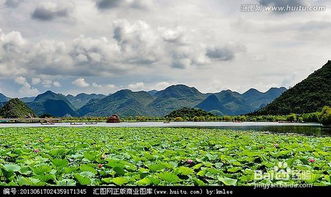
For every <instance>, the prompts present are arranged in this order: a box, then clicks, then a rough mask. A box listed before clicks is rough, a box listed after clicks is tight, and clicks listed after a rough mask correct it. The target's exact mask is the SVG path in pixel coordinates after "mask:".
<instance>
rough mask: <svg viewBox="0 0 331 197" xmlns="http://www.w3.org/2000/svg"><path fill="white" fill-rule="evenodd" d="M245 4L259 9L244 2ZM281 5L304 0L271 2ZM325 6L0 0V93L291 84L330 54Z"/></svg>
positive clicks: (240, 0) (193, 0)
mask: <svg viewBox="0 0 331 197" xmlns="http://www.w3.org/2000/svg"><path fill="white" fill-rule="evenodd" d="M247 4H250V5H253V6H255V7H257V8H259V9H258V10H254V9H253V10H251V11H247V9H246V8H247V6H246V5H247ZM287 5H288V6H292V7H294V8H297V7H299V6H301V7H303V8H307V9H306V10H299V11H298V10H293V9H292V10H285V11H275V10H274V11H272V10H270V9H268V8H270V7H271V8H272V7H282V6H287ZM245 6H246V7H245ZM314 6H315V7H314ZM330 6H331V2H330V1H327V0H231V1H229V0H180V1H178V0H66V1H63V0H0V93H2V94H5V95H6V96H9V97H27V96H36V95H37V94H40V93H42V92H45V91H46V90H52V91H54V92H58V93H62V94H73V95H75V94H78V93H81V92H85V93H102V94H111V93H114V92H116V91H118V90H120V89H131V90H133V91H140V90H154V89H155V90H162V89H164V88H166V87H168V86H170V85H173V84H186V85H188V86H191V87H196V88H197V89H198V90H200V91H201V92H204V93H206V92H210V93H212V92H219V91H221V90H225V89H231V90H234V91H238V92H244V91H246V90H248V89H250V88H256V89H258V90H260V91H266V90H268V89H269V88H271V87H291V86H294V85H295V84H296V83H298V82H300V81H301V80H303V79H305V78H306V77H307V76H308V75H309V74H310V73H312V72H313V71H314V70H317V69H319V68H320V67H322V66H323V65H324V64H325V63H326V62H327V61H328V60H329V59H331V53H330V44H331V36H330V35H331V12H330V10H331V7H330ZM244 8H245V9H246V10H245V9H244ZM308 8H317V9H320V10H316V9H315V10H312V9H311V10H308Z"/></svg>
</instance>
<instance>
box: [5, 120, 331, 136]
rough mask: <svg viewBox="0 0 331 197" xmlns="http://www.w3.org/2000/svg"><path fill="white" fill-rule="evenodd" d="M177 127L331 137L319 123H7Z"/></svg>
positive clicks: (35, 125)
mask: <svg viewBox="0 0 331 197" xmlns="http://www.w3.org/2000/svg"><path fill="white" fill-rule="evenodd" d="M91 126H93V127H173V128H175V127H177V128H215V129H231V130H252V131H262V132H272V133H297V134H302V135H313V136H331V128H323V127H321V125H320V124H318V123H278V122H240V123H236V122H170V123H163V122H121V123H111V124H109V123H98V124H96V125H88V124H83V125H71V124H70V123H56V124H54V125H41V124H39V123H13V124H12V123H6V124H0V128H6V127H91Z"/></svg>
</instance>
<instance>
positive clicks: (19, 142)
mask: <svg viewBox="0 0 331 197" xmlns="http://www.w3.org/2000/svg"><path fill="white" fill-rule="evenodd" d="M0 135H1V138H0V144H1V149H0V176H1V177H2V178H1V180H0V185H2V186H14V185H34V186H43V185H59V186H60V185H199V186H202V185H254V184H258V183H275V184H277V183H283V184H293V183H310V184H314V185H329V186H330V184H331V182H330V173H331V171H330V161H331V152H330V147H331V139H330V137H323V138H319V137H307V136H300V135H293V134H288V135H276V134H264V133H258V132H248V131H247V132H246V131H230V130H217V129H182V128H177V129H174V128H98V127H94V128H92V127H90V128H43V129H40V128H6V129H4V128H3V129H0ZM279 162H285V163H286V164H287V166H288V167H289V168H290V169H291V170H299V171H306V172H309V173H311V175H312V176H311V177H310V178H309V179H308V180H296V179H290V180H285V181H283V180H281V181H280V180H270V181H269V180H254V172H255V170H262V171H263V172H271V171H273V170H274V167H275V166H277V165H278V163H279Z"/></svg>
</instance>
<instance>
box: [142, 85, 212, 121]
mask: <svg viewBox="0 0 331 197" xmlns="http://www.w3.org/2000/svg"><path fill="white" fill-rule="evenodd" d="M154 96H155V97H156V98H155V100H153V102H151V103H150V104H149V105H148V107H150V108H152V109H154V111H156V112H157V114H158V115H159V116H165V115H167V114H168V113H170V112H172V111H174V110H176V109H180V108H183V107H194V106H195V105H197V104H198V103H200V102H201V101H203V100H204V99H205V98H206V97H207V95H205V94H202V93H201V92H199V91H198V90H197V89H196V88H194V87H188V86H185V85H173V86H170V87H168V88H166V89H165V90H161V91H159V92H157V93H156V94H155V95H154Z"/></svg>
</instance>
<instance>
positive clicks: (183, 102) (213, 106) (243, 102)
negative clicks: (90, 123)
mask: <svg viewBox="0 0 331 197" xmlns="http://www.w3.org/2000/svg"><path fill="white" fill-rule="evenodd" d="M284 91H286V88H283V87H282V88H271V89H270V90H268V91H267V92H260V91H258V90H256V89H250V90H248V91H247V92H245V93H243V94H240V93H238V92H235V91H231V90H224V91H221V92H218V93H201V92H200V91H198V90H197V89H196V88H194V87H188V86H186V85H181V84H180V85H172V86H169V87H167V88H166V89H164V90H160V91H156V90H152V91H148V92H147V91H138V92H134V91H131V90H128V89H124V90H120V91H117V92H115V93H113V94H110V95H102V94H84V93H82V94H78V95H77V96H73V95H66V96H65V95H62V94H57V93H54V92H52V91H47V92H45V93H43V94H40V95H37V96H36V97H25V98H21V99H20V100H21V101H23V102H25V103H26V105H27V106H28V107H30V108H31V109H32V110H33V111H34V112H35V113H36V114H37V115H43V114H49V115H52V116H56V117H63V116H110V115H112V114H118V115H120V116H124V117H127V116H165V115H167V114H169V113H170V112H172V111H174V110H177V109H180V108H183V107H189V108H200V109H203V110H205V111H208V112H211V113H213V114H217V115H240V114H246V113H250V112H254V111H256V110H259V109H260V108H262V107H264V106H266V105H267V104H269V103H270V102H272V101H273V100H274V99H275V98H277V97H279V96H280V95H281V94H282V93H283V92H284ZM0 99H2V100H0V102H2V103H5V102H6V101H8V99H9V98H7V97H6V96H3V97H1V95H0Z"/></svg>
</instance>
